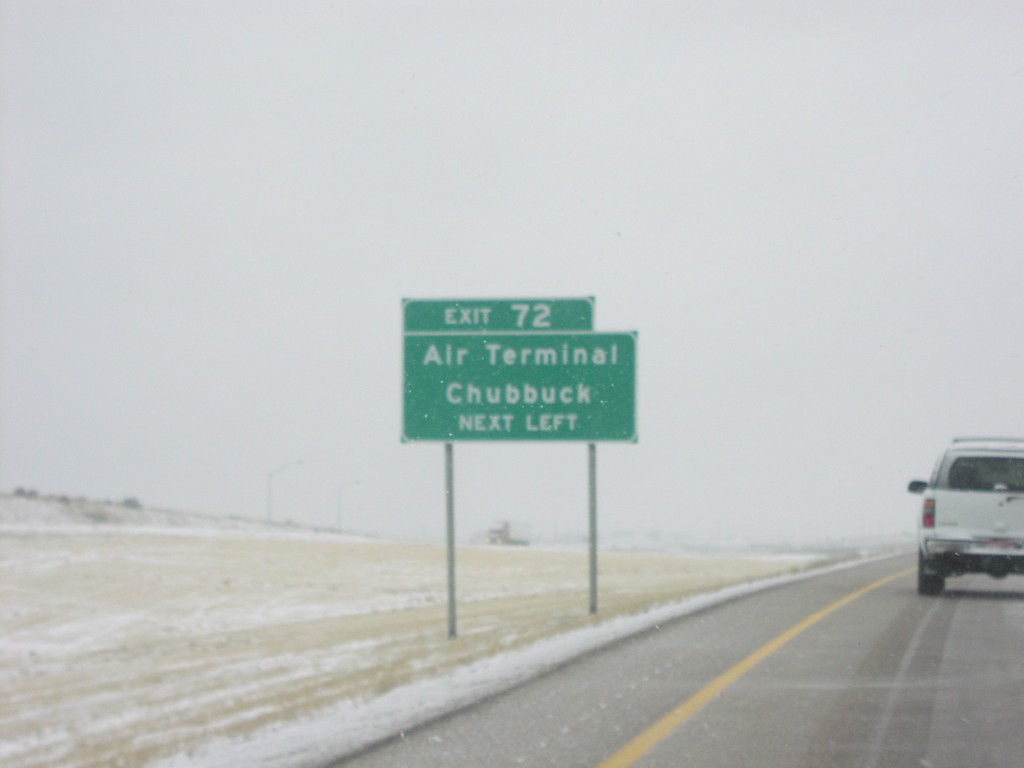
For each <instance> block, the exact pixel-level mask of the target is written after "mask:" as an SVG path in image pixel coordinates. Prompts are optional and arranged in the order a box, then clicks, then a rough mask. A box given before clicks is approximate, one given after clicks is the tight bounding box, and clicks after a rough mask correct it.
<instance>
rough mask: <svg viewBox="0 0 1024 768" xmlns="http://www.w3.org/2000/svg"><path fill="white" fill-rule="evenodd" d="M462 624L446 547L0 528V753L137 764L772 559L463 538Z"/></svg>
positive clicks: (761, 567)
mask: <svg viewBox="0 0 1024 768" xmlns="http://www.w3.org/2000/svg"><path fill="white" fill-rule="evenodd" d="M457 563H458V566H457V584H458V587H457V592H458V621H459V637H458V638H457V639H456V640H449V639H448V637H447V583H446V574H447V570H446V562H445V550H444V548H443V547H441V546H428V545H412V544H394V543H382V542H354V541H345V540H342V539H338V538H330V537H324V539H323V540H315V539H310V540H295V539H284V540H268V539H261V538H259V537H254V536H246V535H244V534H237V535H235V536H234V537H228V538H211V537H203V536H188V535H182V536H175V537H171V536H155V535H141V534H137V533H135V534H125V533H116V532H113V533H108V534H105V535H67V534H65V535H50V534H40V533H34V534H11V533H7V534H2V535H0V579H2V581H0V636H2V637H3V640H2V641H0V684H2V686H3V690H4V696H3V697H2V699H0V763H2V764H3V765H5V766H9V767H10V768H30V767H31V768H36V767H39V768H42V767H43V766H52V765H58V764H59V765H63V766H74V767H76V768H100V767H101V766H102V767H103V768H107V767H109V766H119V765H125V766H139V765H144V764H145V763H146V762H148V761H151V760H153V759H156V758H159V757H161V756H166V755H168V754H173V753H176V752H182V751H185V750H187V749H189V748H190V747H194V746H197V745H199V744H201V743H203V742H205V741H208V740H210V739H211V738H215V737H218V736H240V735H244V734H245V733H246V732H248V731H251V730H252V729H254V728H257V727H259V726H261V725H265V724H267V723H270V722H273V721H277V720H281V719H291V718H300V717H302V716H303V715H305V714H308V713H311V712H313V711H315V710H317V709H319V708H322V707H324V706H327V705H329V704H332V703H335V702H337V701H339V700H343V699H352V698H357V699H358V698H366V697H372V696H375V695H378V694H380V693H383V692H384V691H387V690H389V689H391V688H393V687H395V686H399V685H402V684H403V683H407V682H409V681H411V680H414V679H418V678H423V677H426V676H430V675H435V674H439V673H441V672H444V671H446V670H449V669H451V668H453V667H455V666H457V665H461V664H465V663H468V662H470V661H473V660H476V659H479V658H482V657H485V656H488V655H491V654H494V653H496V652H500V651H503V650H509V649H513V648H518V647H521V646H524V645H526V644H528V643H531V642H533V641H535V640H537V639H540V638H543V637H547V636H551V635H554V634H556V633H561V632H565V631H568V630H571V629H575V628H577V627H581V626H585V625H588V624H591V623H593V622H597V621H604V620H607V619H609V618H612V617H614V616H618V615H622V614H628V613H636V612H639V611H643V610H644V609H646V608H649V607H651V606H653V605H657V604H661V603H665V602H668V601H672V600H676V599H679V598H682V597H685V596H687V595H691V594H693V593H696V592H700V591H704V590H708V589H711V588H715V587H719V586H724V585H727V584H731V583H735V582H739V581H745V580H749V579H751V578H755V577H760V576H766V575H769V574H775V573H780V572H782V571H786V570H791V569H792V568H793V566H792V565H790V564H786V563H779V562H773V561H770V560H758V559H720V558H687V557H674V556H667V555H649V554H606V553H602V554H601V557H600V567H599V574H600V613H599V615H598V616H597V617H593V616H590V615H589V612H588V608H589V591H588V590H589V586H588V585H589V580H588V566H587V560H586V555H585V553H582V552H581V553H567V552H546V551H536V550H532V549H525V548H524V549H500V550H499V549H494V548H465V549H461V550H459V552H458V557H457Z"/></svg>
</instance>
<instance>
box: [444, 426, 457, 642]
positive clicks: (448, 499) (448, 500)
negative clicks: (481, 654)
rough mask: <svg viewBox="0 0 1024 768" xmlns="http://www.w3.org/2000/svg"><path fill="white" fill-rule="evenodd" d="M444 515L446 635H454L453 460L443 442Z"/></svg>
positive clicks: (450, 448)
mask: <svg viewBox="0 0 1024 768" xmlns="http://www.w3.org/2000/svg"><path fill="white" fill-rule="evenodd" d="M444 482H445V508H446V510H447V513H446V515H445V520H446V528H447V531H448V637H455V461H454V458H453V456H452V444H451V443H445V444H444Z"/></svg>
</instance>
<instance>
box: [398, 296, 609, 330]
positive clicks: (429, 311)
mask: <svg viewBox="0 0 1024 768" xmlns="http://www.w3.org/2000/svg"><path fill="white" fill-rule="evenodd" d="M402 321H403V329H404V331H405V332H406V333H479V332H481V331H488V332H493V331H539V332H544V331H589V330H592V329H593V327H594V299H593V298H581V299H493V300H489V299H448V300H445V299H404V300H403V301H402Z"/></svg>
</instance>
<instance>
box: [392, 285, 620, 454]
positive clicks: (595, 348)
mask: <svg viewBox="0 0 1024 768" xmlns="http://www.w3.org/2000/svg"><path fill="white" fill-rule="evenodd" d="M502 303H505V302H489V303H488V302H475V301H474V302H457V304H458V305H459V306H460V307H467V308H469V309H473V308H474V306H473V305H480V306H477V307H476V308H481V306H482V305H484V304H487V305H488V306H489V307H491V308H492V309H493V310H495V311H497V310H498V309H499V306H498V305H499V304H502ZM451 304H456V302H452V303H451ZM509 304H512V303H511V302H509ZM552 304H554V302H552ZM406 306H407V307H408V304H407V305H406ZM500 316H501V315H500V314H495V315H491V316H490V317H489V319H488V322H490V319H491V318H493V317H500ZM529 316H530V315H529V312H527V313H526V318H527V319H528V318H529ZM408 321H409V315H408V313H407V314H406V323H407V326H406V327H407V330H408V327H409V326H408ZM404 340H405V341H404V374H403V375H404V387H403V391H404V399H403V400H404V402H403V404H404V413H403V426H402V439H403V441H413V440H437V441H444V442H450V441H456V440H552V441H554V440H573V441H586V442H595V441H607V440H615V441H627V442H636V439H637V436H636V342H637V334H636V332H627V333H595V332H577V333H558V332H537V331H534V332H525V331H524V332H519V333H479V332H477V333H426V332H413V333H408V332H407V333H406V334H405V335H404Z"/></svg>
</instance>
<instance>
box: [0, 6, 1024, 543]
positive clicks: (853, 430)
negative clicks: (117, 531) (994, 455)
mask: <svg viewBox="0 0 1024 768" xmlns="http://www.w3.org/2000/svg"><path fill="white" fill-rule="evenodd" d="M1022 32H1024V4H1021V3H1018V2H1010V1H1009V0H1006V1H1004V2H976V1H974V0H971V1H970V2H968V1H966V0H965V1H963V2H941V1H939V2H932V1H929V2H891V0H886V1H885V2H861V1H858V2H842V3H837V2H773V3H766V2H760V1H759V0H737V1H735V2H728V1H727V2H675V1H674V2H629V3H626V2H617V3H611V2H588V3H582V2H558V3H550V2H479V3H471V2H456V3H453V2H392V1H389V0H372V2H370V1H367V2H333V3H320V2H317V3H313V2H307V3H296V2H253V1H252V0H246V1H245V2H208V1H207V0H202V1H196V2H188V1H183V2H182V1H175V2H145V1H142V2H138V1H135V0H124V1H123V2H105V1H103V0H99V1H91V2H47V1H46V0H0V77H2V81H0V281H2V282H0V291H2V293H0V299H2V308H0V323H2V325H0V343H2V348H0V490H5V491H11V490H13V489H14V488H16V487H26V488H35V489H38V490H39V491H41V492H47V493H66V494H69V495H86V496H89V497H94V498H96V497H98V498H111V499H121V498H124V497H128V496H133V497H137V498H140V499H141V500H142V501H143V502H145V503H147V504H152V505H157V506H164V507H170V508H176V509H184V510H194V511H201V512H208V513H213V514H224V515H242V516H249V517H254V518H259V517H263V516H264V515H265V513H266V489H267V476H268V473H269V472H270V471H271V470H274V469H277V468H279V467H281V466H283V465H285V464H288V463H289V462H291V461H294V460H298V459H302V460H303V464H302V465H300V466H296V467H293V468H290V469H287V470H285V471H283V472H281V473H280V474H278V475H276V476H275V479H274V516H275V518H278V519H291V520H295V521H298V522H302V523H305V524H315V525H325V526H332V525H336V524H337V523H338V517H339V504H338V500H339V489H342V488H344V490H343V491H342V493H341V502H342V503H341V508H340V513H341V523H342V525H343V527H345V528H348V529H351V530H356V531H363V532H370V533H392V534H404V535H412V536H426V537H432V538H436V539H437V540H439V541H441V540H443V531H444V455H443V448H442V446H441V445H440V444H437V443H427V444H422V443H417V444H403V443H401V442H400V435H401V409H402V379H401V376H402V371H401V366H402V336H401V334H402V317H401V300H402V299H403V298H406V297H416V298H429V297H437V298H473V297H503V296H504V297H534V296H536V297H576V296H593V297H595V300H596V304H595V307H596V311H595V328H596V329H598V330H603V331H627V330H636V331H637V332H638V338H639V344H638V365H637V373H638V383H637V399H638V432H639V442H638V443H637V444H635V445H632V444H601V445H600V446H599V448H598V481H599V519H600V527H601V530H602V532H603V533H604V534H607V535H608V536H611V535H612V534H613V533H614V532H617V531H622V530H626V529H634V530H640V531H659V532H661V533H662V534H664V535H666V536H677V535H679V536H684V537H688V538H690V539H692V540H694V541H732V540H737V539H746V540H754V541H784V540H790V541H803V540H810V539H817V538H820V537H822V536H849V535H860V534H871V533H886V534H888V533H896V532H900V531H911V530H912V529H913V526H914V516H915V510H916V508H917V504H918V502H919V498H917V497H910V496H909V495H908V494H907V493H906V491H905V488H906V483H907V481H908V480H910V479H912V478H917V477H926V476H927V475H928V472H929V471H930V469H931V466H932V464H933V462H934V460H935V458H936V457H937V455H938V453H939V452H940V451H941V449H942V448H943V446H944V445H945V444H946V443H947V442H948V441H949V439H950V438H951V437H953V436H954V435H962V434H996V435H1005V434H1009V435H1018V436H1020V435H1024V408H1022V406H1021V392H1022V391H1024V351H1022V342H1021V338H1020V328H1021V326H1022V321H1024V304H1022V300H1021V296H1022V289H1024V142H1022V141H1021V137H1022V136H1024V47H1022V46H1021V42H1020V41H1021V34H1022ZM455 472H456V517H457V521H458V522H457V525H458V531H459V536H460V538H468V537H470V536H471V535H472V534H473V533H474V532H476V531H479V530H481V529H484V528H486V527H487V525H488V523H489V522H491V521H492V520H494V519H498V518H512V519H517V520H523V521H525V522H529V523H531V524H532V525H533V529H534V532H535V533H536V534H537V535H541V536H554V535H563V534H574V533H580V534H582V533H584V532H585V531H586V519H587V475H586V447H585V445H584V444H578V443H564V444H558V445H537V444H522V443H519V444H514V445H508V444H484V445H481V444H475V445H466V444H456V446H455Z"/></svg>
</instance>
